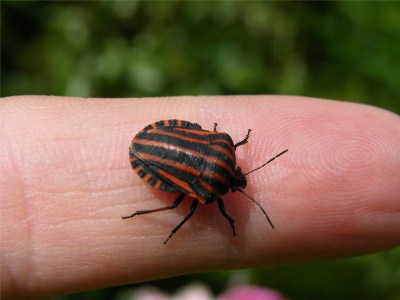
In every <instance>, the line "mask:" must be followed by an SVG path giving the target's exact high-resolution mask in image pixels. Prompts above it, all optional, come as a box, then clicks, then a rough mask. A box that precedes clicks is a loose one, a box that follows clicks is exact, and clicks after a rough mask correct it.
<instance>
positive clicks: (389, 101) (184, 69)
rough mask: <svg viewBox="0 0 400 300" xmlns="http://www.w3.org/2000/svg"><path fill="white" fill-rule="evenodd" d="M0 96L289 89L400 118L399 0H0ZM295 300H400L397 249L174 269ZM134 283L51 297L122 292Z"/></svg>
mask: <svg viewBox="0 0 400 300" xmlns="http://www.w3.org/2000/svg"><path fill="white" fill-rule="evenodd" d="M1 27H2V31H1V96H9V95H21V94H46V95H68V96H81V97H146V96H168V95H201V94H208V95H214V94H215V95H220V94H223V95H230V94H292V95H304V96H312V97H322V98H332V99H338V100H343V101H353V102H360V103H367V104H371V105H375V106H379V107H382V108H385V109H388V110H391V111H394V112H397V113H400V84H399V82H400V2H380V1H376V2H346V1H338V2H299V1H298V2H286V1H277V2H261V1H259V2H257V1H251V2H249V1H247V2H240V1H201V2H199V1H187V2H184V1H85V2H80V1H71V2H70V1H1ZM192 282H201V283H203V284H204V285H205V286H207V287H208V288H209V289H211V290H212V291H213V293H214V294H218V293H220V292H221V291H223V290H225V289H226V288H227V287H228V286H230V285H235V284H242V283H252V284H258V285H261V286H270V287H272V288H275V289H277V290H278V291H280V292H282V293H283V294H285V295H287V296H288V297H290V298H292V299H356V298H357V299H389V300H395V299H396V300H398V299H400V250H399V249H395V250H391V251H387V252H383V253H378V254H374V255H369V256H364V257H358V258H352V259H344V260H335V261H328V262H315V263H310V264H302V265H297V266H287V267H276V268H271V269H252V270H241V271H229V272H217V273H207V274H198V275H191V276H182V277H178V278H171V279H165V280H159V281H155V282H151V283H147V284H150V285H154V286H158V287H160V288H162V289H163V290H165V291H167V292H171V293H173V292H174V291H176V290H178V289H180V288H182V287H184V286H185V285H186V284H189V283H192ZM139 286H141V285H140V284H136V285H131V286H125V287H116V288H110V289H104V290H99V291H92V292H88V293H82V294H77V295H71V296H64V297H59V298H58V299H59V300H61V299H63V300H64V299H65V300H67V299H121V300H123V299H128V297H129V296H128V295H129V293H130V291H131V290H132V289H135V288H137V287H139Z"/></svg>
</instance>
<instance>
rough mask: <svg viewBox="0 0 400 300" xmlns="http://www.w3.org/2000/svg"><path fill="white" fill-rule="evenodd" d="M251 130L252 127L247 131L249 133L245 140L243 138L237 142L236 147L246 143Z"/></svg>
mask: <svg viewBox="0 0 400 300" xmlns="http://www.w3.org/2000/svg"><path fill="white" fill-rule="evenodd" d="M250 132H251V129H249V130H248V131H247V134H246V136H245V137H244V139H243V140H241V141H240V142H239V143H236V144H235V148H237V147H239V146H242V145H244V144H246V143H247V140H248V139H249V136H250Z"/></svg>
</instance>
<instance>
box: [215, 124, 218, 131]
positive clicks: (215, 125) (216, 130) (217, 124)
mask: <svg viewBox="0 0 400 300" xmlns="http://www.w3.org/2000/svg"><path fill="white" fill-rule="evenodd" d="M217 126H218V124H217V123H214V132H217Z"/></svg>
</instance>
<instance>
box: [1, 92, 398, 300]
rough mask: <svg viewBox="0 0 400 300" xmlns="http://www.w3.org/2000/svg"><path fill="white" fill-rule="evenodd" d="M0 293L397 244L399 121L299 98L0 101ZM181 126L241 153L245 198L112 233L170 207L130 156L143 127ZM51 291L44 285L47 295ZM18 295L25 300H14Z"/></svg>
mask: <svg viewBox="0 0 400 300" xmlns="http://www.w3.org/2000/svg"><path fill="white" fill-rule="evenodd" d="M1 105H2V108H1V119H2V120H3V121H2V129H1V130H2V131H1V135H2V136H1V140H2V148H1V149H2V157H3V159H2V161H1V172H2V183H1V193H2V195H1V205H2V209H1V214H2V218H1V221H2V227H1V228H2V229H1V230H2V239H3V241H2V270H3V274H2V290H3V291H2V293H5V294H6V295H8V296H9V297H11V296H12V295H14V296H18V295H20V296H21V295H22V296H23V297H25V298H26V297H27V296H31V295H41V296H44V295H55V294H61V293H71V292H77V291H80V290H85V289H92V288H99V287H104V286H110V285H115V284H122V283H127V282H137V281H144V280H149V279H155V278H161V277H166V276H173V275H177V274H184V273H190V272H200V271H207V270H215V269H226V268H238V267H244V266H260V265H269V264H277V263H288V262H291V261H300V260H307V259H315V258H321V257H338V256H348V255H354V254H358V253H368V252H372V251H377V250H382V249H386V248H390V247H393V246H397V245H399V243H400V241H399V236H400V235H399V232H398V228H400V226H399V225H400V224H399V222H400V221H399V220H400V218H399V215H400V207H399V206H400V205H399V201H398V199H399V195H400V190H399V189H400V183H399V178H400V176H399V175H400V174H399V170H400V154H399V151H398V149H399V148H400V140H399V134H398V133H399V132H400V121H399V117H398V116H396V115H394V114H391V113H388V112H386V111H383V110H379V109H376V108H372V107H367V106H363V105H356V104H349V103H340V102H335V101H323V100H317V99H307V98H300V97H271V96H268V97H266V96H259V97H194V98H193V97H182V98H157V99H79V98H59V97H14V98H8V99H3V101H2V104H1ZM171 118H176V119H184V120H188V121H192V122H197V123H199V124H201V125H202V126H203V128H205V129H209V130H212V129H213V123H214V122H217V123H219V125H218V127H217V130H218V131H225V132H228V133H229V134H230V135H231V136H232V138H233V140H234V142H238V141H241V140H242V139H243V137H244V136H245V134H246V133H247V129H248V128H251V129H252V132H251V135H250V138H249V142H248V143H247V144H246V145H243V146H240V147H239V148H238V150H237V161H238V165H240V166H241V167H242V169H243V170H244V171H247V170H251V169H252V168H255V167H257V166H259V165H261V164H263V163H264V162H266V161H267V160H268V159H269V158H271V157H272V156H274V155H275V154H277V153H279V152H280V151H282V150H285V149H286V148H287V149H289V151H288V152H287V153H285V154H284V155H282V156H281V157H279V158H277V159H276V160H275V161H274V162H272V163H271V164H268V165H267V166H265V167H264V168H262V169H260V170H258V171H256V172H254V173H252V174H250V175H249V177H248V178H247V180H248V187H247V188H246V189H245V191H246V193H248V194H249V195H251V196H252V197H253V198H254V199H256V200H257V201H258V202H259V203H260V204H261V205H262V206H263V207H264V208H265V209H266V211H267V213H268V215H269V216H270V218H271V220H272V222H273V223H274V225H275V229H274V230H273V229H271V227H269V225H268V222H267V221H266V219H265V216H264V215H263V213H262V212H261V211H260V210H259V208H258V207H257V206H255V205H254V203H253V202H251V201H248V200H246V198H245V197H244V196H243V195H241V194H238V193H233V194H227V195H225V196H224V197H223V200H224V204H225V207H226V210H227V212H228V213H229V215H230V216H232V218H233V219H234V220H235V222H236V223H235V224H236V228H237V237H235V238H233V237H232V233H231V228H230V225H229V223H228V222H227V220H226V219H225V218H224V217H223V216H221V214H220V212H219V210H218V206H217V205H214V204H211V205H201V206H200V207H198V208H197V210H196V214H195V215H194V216H193V217H192V218H191V219H190V221H188V222H187V223H186V224H185V226H183V227H182V228H181V229H180V230H179V232H178V233H177V234H175V235H174V237H173V238H172V239H171V240H170V241H169V242H168V244H167V245H166V246H164V245H163V243H162V241H164V240H165V238H166V237H167V236H168V234H169V233H170V231H171V230H172V228H173V227H175V225H177V224H178V223H179V222H180V221H181V220H182V219H183V217H184V216H185V215H186V214H187V213H188V211H189V208H190V203H191V201H183V203H182V204H181V206H180V207H178V208H177V209H174V210H172V211H165V212H159V213H157V214H151V215H145V216H137V217H135V218H133V219H128V220H122V219H121V218H120V216H121V215H127V214H130V213H132V212H134V211H136V210H143V209H152V208H158V207H162V206H165V205H168V204H170V203H172V201H173V200H174V198H176V195H175V194H170V193H163V192H157V191H155V190H154V189H153V188H152V187H151V186H149V185H148V184H146V183H145V182H144V181H142V180H141V179H140V178H139V177H138V176H137V175H136V174H135V173H134V172H133V171H132V170H131V168H130V165H129V160H128V147H129V145H130V141H131V139H132V138H133V136H134V135H135V134H136V133H137V132H138V131H139V130H141V129H142V128H143V127H145V126H146V125H148V124H149V123H152V122H154V121H157V120H161V119H171ZM49 281H51V283H52V284H51V285H49V284H48V282H49ZM22 296H21V297H22Z"/></svg>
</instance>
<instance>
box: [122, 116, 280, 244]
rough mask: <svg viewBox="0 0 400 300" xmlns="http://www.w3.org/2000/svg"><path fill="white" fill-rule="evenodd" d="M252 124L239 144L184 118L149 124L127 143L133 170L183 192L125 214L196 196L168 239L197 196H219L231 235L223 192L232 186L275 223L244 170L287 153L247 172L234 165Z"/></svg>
mask: <svg viewBox="0 0 400 300" xmlns="http://www.w3.org/2000/svg"><path fill="white" fill-rule="evenodd" d="M250 132H251V130H250V129H248V132H247V134H246V136H245V137H244V139H243V140H242V141H240V142H238V143H236V144H234V143H233V141H232V139H231V137H230V136H229V135H228V134H227V133H224V132H217V124H216V123H215V124H214V130H213V131H208V130H204V129H202V128H201V126H200V125H199V124H196V123H190V122H188V121H182V120H165V121H159V122H155V123H153V124H150V125H148V126H146V127H145V128H144V129H143V130H141V131H140V132H139V133H138V134H137V135H136V136H135V137H134V139H133V140H132V144H131V146H130V147H129V160H130V162H131V165H132V168H133V170H134V171H135V172H136V173H137V174H138V175H139V177H140V178H142V179H143V180H144V181H146V182H147V183H149V184H150V185H152V186H153V187H154V188H156V189H159V190H162V191H166V192H172V193H179V195H178V197H177V198H176V199H175V201H174V202H173V203H172V204H170V205H167V206H164V207H160V208H155V209H149V210H138V211H136V212H134V213H133V214H131V215H128V216H123V217H122V219H129V218H133V217H134V216H136V215H143V214H149V213H154V212H158V211H163V210H168V209H174V208H176V207H178V205H179V204H180V203H181V202H182V200H183V199H184V198H185V196H189V197H191V198H193V202H192V206H191V207H190V210H189V213H188V214H187V216H186V217H185V218H184V219H183V220H182V221H181V222H180V223H179V224H178V225H177V226H176V227H175V228H174V229H173V230H172V231H171V233H170V235H169V236H168V238H167V239H166V240H165V241H164V245H165V244H166V243H167V242H168V241H169V239H170V238H171V237H172V236H173V235H174V234H175V233H176V232H177V231H178V230H179V228H181V227H182V225H183V224H185V222H186V221H187V220H189V219H190V217H191V216H192V215H193V214H194V212H195V210H196V208H197V205H198V204H199V202H200V203H201V204H208V203H212V202H214V201H217V203H218V207H219V210H220V211H221V213H222V215H223V216H224V217H225V218H226V219H227V220H228V221H229V223H230V226H231V228H232V233H233V236H236V231H235V224H234V220H233V219H232V217H231V216H230V215H228V213H227V212H226V210H225V206H224V203H223V201H222V198H221V196H223V195H225V194H226V193H227V192H228V191H229V189H230V190H231V191H232V192H235V191H238V192H240V193H242V194H244V195H245V196H247V198H249V199H250V200H251V201H253V202H254V203H255V204H256V205H257V206H258V207H259V208H260V209H261V211H262V212H263V214H264V215H265V217H266V218H267V221H268V222H269V224H270V226H271V227H272V228H274V225H273V224H272V222H271V220H270V218H269V217H268V215H267V213H266V211H265V210H264V208H263V207H262V206H261V205H260V204H259V203H258V202H257V201H256V200H254V199H253V198H252V197H250V196H249V195H248V194H246V193H245V192H244V191H243V189H244V188H245V187H246V185H247V180H246V176H247V175H249V174H250V173H252V172H254V171H256V170H258V169H260V168H262V167H264V166H265V165H267V164H268V163H270V162H271V161H273V160H274V159H275V158H277V157H279V156H281V155H282V154H284V153H286V152H287V151H288V150H287V149H286V150H284V151H282V152H280V153H279V154H278V155H275V156H274V157H273V158H271V159H269V160H268V161H267V162H266V163H264V164H262V165H261V166H259V167H257V168H255V169H254V170H251V171H249V172H247V173H243V172H242V170H241V169H240V167H237V166H236V156H235V151H236V148H238V147H239V146H242V145H244V144H246V143H247V140H248V139H249V136H250Z"/></svg>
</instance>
